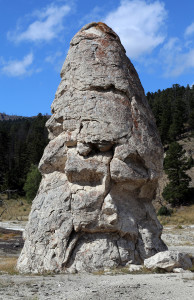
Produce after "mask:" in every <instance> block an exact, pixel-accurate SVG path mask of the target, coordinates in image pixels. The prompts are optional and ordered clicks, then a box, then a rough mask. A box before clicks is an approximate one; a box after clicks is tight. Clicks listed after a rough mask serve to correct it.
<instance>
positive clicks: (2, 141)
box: [0, 114, 48, 195]
mask: <svg viewBox="0 0 194 300" xmlns="http://www.w3.org/2000/svg"><path fill="white" fill-rule="evenodd" d="M47 120H48V116H43V115H42V114H38V116H36V117H32V118H19V119H15V120H11V119H10V120H5V121H0V191H4V190H17V192H18V194H19V195H24V193H25V192H24V185H25V182H26V178H27V174H28V172H29V171H30V169H31V168H32V166H37V165H38V163H39V161H40V158H41V156H42V154H43V151H44V148H45V147H46V145H47V143H48V133H47V130H46V128H45V123H46V121H47Z"/></svg>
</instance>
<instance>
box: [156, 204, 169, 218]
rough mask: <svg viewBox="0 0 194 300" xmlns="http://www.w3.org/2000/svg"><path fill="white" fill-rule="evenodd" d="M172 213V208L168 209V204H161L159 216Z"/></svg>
mask: <svg viewBox="0 0 194 300" xmlns="http://www.w3.org/2000/svg"><path fill="white" fill-rule="evenodd" d="M171 214H172V209H168V208H167V207H166V206H161V207H160V209H159V210H158V213H157V215H158V216H171Z"/></svg>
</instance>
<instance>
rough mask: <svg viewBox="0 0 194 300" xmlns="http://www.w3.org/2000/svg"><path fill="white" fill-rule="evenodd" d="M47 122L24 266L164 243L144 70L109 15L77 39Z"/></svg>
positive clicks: (92, 266) (124, 256)
mask: <svg viewBox="0 0 194 300" xmlns="http://www.w3.org/2000/svg"><path fill="white" fill-rule="evenodd" d="M52 113H53V115H52V116H51V118H50V119H49V120H48V122H47V128H48V131H49V138H50V142H49V144H48V146H47V147H46V149H45V151H44V154H43V157H42V159H41V161H40V164H39V168H40V171H41V172H42V175H43V178H42V182H41V184H40V188H39V191H38V193H37V196H36V198H35V199H34V201H33V204H32V209H31V213H30V216H29V222H28V224H27V226H26V229H25V233H24V238H25V244H24V248H23V250H22V253H21V255H20V257H19V260H18V264H17V267H18V269H19V271H21V272H33V273H37V272H44V271H47V270H49V271H55V272H78V271H89V272H90V271H94V270H96V269H102V268H107V267H108V268H110V267H117V266H125V265H127V264H129V263H131V264H140V263H142V262H143V261H144V259H146V258H149V257H150V256H152V255H154V254H156V253H157V252H160V251H164V250H166V249H167V247H166V245H165V244H164V243H163V241H162V240H161V232H162V226H161V225H160V223H159V222H158V220H157V217H156V214H155V211H154V208H153V206H152V199H153V197H154V194H155V191H156V188H157V182H158V178H159V177H160V174H161V171H162V160H163V150H162V145H161V143H160V138H159V136H158V132H157V129H156V125H155V122H154V118H153V116H152V113H151V110H150V108H149V105H148V103H147V100H146V97H145V94H144V90H143V88H142V85H141V83H140V80H139V77H138V74H137V72H136V70H135V68H134V67H133V65H132V63H131V62H130V60H129V59H128V57H127V56H126V54H125V49H124V47H123V46H122V44H121V42H120V39H119V37H118V36H117V34H116V33H115V32H113V30H112V29H111V28H109V27H108V26H107V25H105V24H103V23H90V24H88V25H86V26H84V27H83V28H82V29H81V30H80V31H79V32H78V33H77V34H76V35H75V36H74V38H73V39H72V41H71V44H70V49H69V52H68V54H67V58H66V60H65V62H64V65H63V67H62V70H61V83H60V84H59V87H58V89H57V92H56V96H55V99H54V101H53V104H52Z"/></svg>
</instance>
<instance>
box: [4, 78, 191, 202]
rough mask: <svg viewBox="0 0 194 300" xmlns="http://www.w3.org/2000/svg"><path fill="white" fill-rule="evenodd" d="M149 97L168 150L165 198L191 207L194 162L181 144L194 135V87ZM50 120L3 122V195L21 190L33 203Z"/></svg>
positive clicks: (176, 89) (39, 117)
mask: <svg viewBox="0 0 194 300" xmlns="http://www.w3.org/2000/svg"><path fill="white" fill-rule="evenodd" d="M146 96H147V99H148V102H149V104H150V107H151V109H152V112H153V114H154V117H155V120H156V125H157V127H158V130H159V133H160V136H161V140H162V143H163V145H164V147H165V149H166V150H167V152H166V157H165V159H164V170H165V172H166V174H167V175H168V178H169V184H168V185H167V186H166V187H165V188H164V191H163V197H164V199H165V200H166V201H168V202H170V203H171V204H172V205H174V206H175V205H181V204H188V199H190V198H191V197H190V191H191V190H192V189H190V187H189V182H190V180H191V179H190V177H189V176H188V175H187V174H186V171H187V170H188V169H189V168H191V167H192V166H193V160H192V158H191V157H190V158H187V157H185V151H184V150H183V148H182V146H181V145H180V144H178V143H177V141H178V140H179V139H180V138H181V137H182V136H183V134H185V133H188V132H189V133H190V134H193V135H194V86H192V87H190V86H188V85H187V87H184V86H180V85H178V84H174V85H173V86H172V87H171V88H168V89H165V90H163V91H161V90H158V91H157V92H155V93H150V92H148V93H147V95H146ZM47 120H48V116H47V115H46V116H44V115H42V114H38V115H37V116H36V117H31V118H27V117H25V118H17V119H15V120H13V119H10V120H2V121H0V192H2V191H3V190H17V191H18V194H20V195H26V196H27V198H28V199H30V200H32V199H33V198H34V196H35V194H36V192H37V189H38V186H39V182H40V180H41V175H40V173H39V172H38V169H37V166H38V163H39V161H40V159H41V157H42V154H43V151H44V148H45V147H46V145H47V143H48V133H47V129H46V128H45V123H46V121H47Z"/></svg>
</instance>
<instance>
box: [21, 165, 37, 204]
mask: <svg viewBox="0 0 194 300" xmlns="http://www.w3.org/2000/svg"><path fill="white" fill-rule="evenodd" d="M40 181H41V174H40V172H39V170H38V167H37V166H35V165H31V167H30V171H29V172H28V174H27V178H26V182H25V184H24V191H25V193H26V198H27V200H29V201H32V200H33V199H34V198H35V196H36V193H37V191H38V188H39V185H40Z"/></svg>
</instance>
